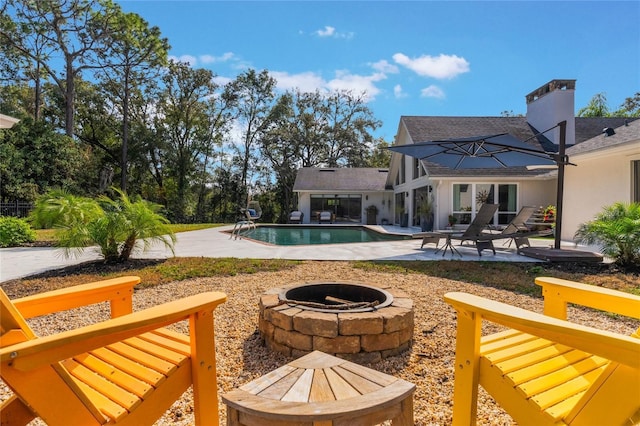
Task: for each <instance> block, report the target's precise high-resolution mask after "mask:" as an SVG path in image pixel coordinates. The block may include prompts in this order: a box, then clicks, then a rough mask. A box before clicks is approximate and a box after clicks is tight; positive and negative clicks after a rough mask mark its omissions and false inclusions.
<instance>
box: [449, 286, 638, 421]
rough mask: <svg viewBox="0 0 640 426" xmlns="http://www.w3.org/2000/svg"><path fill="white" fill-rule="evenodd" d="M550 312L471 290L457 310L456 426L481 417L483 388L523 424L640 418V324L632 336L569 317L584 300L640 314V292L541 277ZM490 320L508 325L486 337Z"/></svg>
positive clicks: (459, 296) (453, 296) (455, 301)
mask: <svg viewBox="0 0 640 426" xmlns="http://www.w3.org/2000/svg"><path fill="white" fill-rule="evenodd" d="M535 282H536V284H538V285H540V286H542V294H543V296H544V311H543V312H544V315H543V314H539V313H536V312H531V311H528V310H525V309H521V308H517V307H515V306H511V305H507V304H504V303H500V302H496V301H492V300H488V299H485V298H482V297H478V296H474V295H471V294H465V293H457V292H456V293H447V294H445V296H444V300H445V301H446V302H447V303H449V304H450V305H452V306H453V307H454V308H455V310H456V311H457V321H458V323H457V338H456V352H455V353H456V358H455V363H454V365H455V366H456V367H455V380H454V390H453V423H452V424H453V425H465V426H468V425H473V424H475V423H476V412H477V401H478V386H482V387H483V388H484V389H485V390H486V391H487V392H488V393H489V394H490V395H491V396H493V397H494V398H495V400H496V401H497V402H498V404H500V405H501V406H502V407H503V408H504V409H505V411H507V412H508V413H509V415H511V417H512V418H513V419H514V420H515V421H516V422H517V423H518V424H519V425H536V426H539V425H540V426H542V425H549V426H551V425H556V426H557V425H637V424H639V423H640V386H639V385H638V384H639V383H640V338H639V337H640V329H638V330H636V331H635V333H633V334H632V335H631V336H626V335H622V334H620V333H615V332H608V331H603V330H598V329H596V328H592V327H586V326H584V325H580V324H576V323H574V322H570V321H567V305H568V304H569V303H571V304H578V305H582V306H586V307H590V308H595V309H598V310H603V311H607V312H612V313H616V314H619V315H624V316H628V317H631V318H636V319H640V297H638V296H635V295H632V294H628V293H623V292H620V291H615V290H610V289H606V288H601V287H597V286H594V285H586V284H581V283H575V282H571V281H566V280H562V279H557V278H548V277H539V278H536V280H535ZM483 322H491V323H494V324H499V325H501V326H506V327H507V329H506V330H504V331H501V332H498V333H496V334H492V335H488V336H481V330H483V329H485V326H484V324H483Z"/></svg>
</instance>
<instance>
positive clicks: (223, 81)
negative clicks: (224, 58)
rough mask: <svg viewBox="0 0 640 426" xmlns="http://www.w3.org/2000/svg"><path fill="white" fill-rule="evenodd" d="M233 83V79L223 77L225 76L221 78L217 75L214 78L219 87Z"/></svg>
mask: <svg viewBox="0 0 640 426" xmlns="http://www.w3.org/2000/svg"><path fill="white" fill-rule="evenodd" d="M231 81H233V79H232V78H229V77H223V76H220V75H217V76H215V77H213V82H214V83H216V84H217V85H219V86H224V85H226V84H228V83H230V82H231Z"/></svg>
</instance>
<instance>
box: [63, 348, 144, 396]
mask: <svg viewBox="0 0 640 426" xmlns="http://www.w3.org/2000/svg"><path fill="white" fill-rule="evenodd" d="M73 359H74V360H75V361H77V362H79V363H81V364H82V365H84V366H85V367H87V368H88V369H90V370H92V371H93V372H95V373H96V374H100V375H101V376H103V377H106V378H107V379H108V380H110V381H112V382H114V383H115V384H117V385H118V386H120V387H122V388H123V389H126V390H127V391H129V392H131V393H133V394H135V395H137V396H138V397H140V398H142V399H144V398H145V397H146V396H147V395H148V394H149V393H150V392H152V391H153V387H152V386H151V385H149V384H148V383H145V382H143V381H142V380H140V379H137V378H135V377H133V376H132V375H130V374H127V373H126V372H124V371H123V370H120V369H119V368H117V367H116V366H114V365H111V364H107V363H106V362H104V361H102V360H101V359H99V358H97V357H95V356H93V355H90V354H81V355H78V356H75V357H73Z"/></svg>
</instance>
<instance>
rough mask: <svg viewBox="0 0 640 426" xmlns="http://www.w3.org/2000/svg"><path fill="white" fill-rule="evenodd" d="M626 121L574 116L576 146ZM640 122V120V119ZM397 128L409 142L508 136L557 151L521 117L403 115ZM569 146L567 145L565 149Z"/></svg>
mask: <svg viewBox="0 0 640 426" xmlns="http://www.w3.org/2000/svg"><path fill="white" fill-rule="evenodd" d="M625 120H629V119H628V118H624V117H576V118H575V128H576V135H575V140H576V144H575V145H573V147H577V146H579V145H580V144H581V143H583V142H585V141H587V140H589V139H591V138H593V137H594V136H597V135H601V134H602V129H604V128H606V127H618V126H622V125H624V123H625ZM639 121H640V120H639ZM400 126H404V128H405V129H406V132H407V134H408V136H409V139H410V140H411V143H416V142H424V141H429V140H443V139H453V138H464V137H471V136H477V135H489V134H498V133H509V134H511V135H513V136H515V137H516V138H518V139H520V140H521V141H525V142H526V143H527V144H528V145H531V147H532V148H534V149H538V150H542V151H547V152H557V150H558V146H557V145H555V144H554V143H553V142H551V141H550V140H549V139H548V138H547V137H545V136H544V135H538V133H539V132H540V131H544V130H546V129H536V128H534V127H533V126H531V125H530V124H529V123H528V122H527V118H526V117H524V116H522V117H442V116H402V117H400ZM569 148H570V147H569V146H568V147H567V149H569ZM423 164H424V165H425V168H426V169H427V170H428V172H429V175H431V176H441V177H455V176H513V177H525V176H530V177H534V176H540V175H548V174H549V170H543V169H533V170H528V169H527V168H526V167H509V168H495V169H466V170H454V169H450V168H448V167H444V166H441V165H439V164H436V163H433V162H426V161H423Z"/></svg>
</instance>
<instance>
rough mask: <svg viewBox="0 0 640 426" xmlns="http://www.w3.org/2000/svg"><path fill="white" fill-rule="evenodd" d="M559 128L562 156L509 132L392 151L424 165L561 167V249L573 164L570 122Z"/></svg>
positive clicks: (558, 229)
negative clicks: (568, 149)
mask: <svg viewBox="0 0 640 426" xmlns="http://www.w3.org/2000/svg"><path fill="white" fill-rule="evenodd" d="M556 127H559V128H560V143H559V148H558V154H555V153H550V152H545V151H539V150H537V149H534V148H532V147H531V146H529V145H527V144H525V143H524V142H522V141H520V140H519V139H517V138H515V137H513V136H511V135H510V134H508V133H501V134H497V135H489V136H474V137H467V138H459V139H446V140H442V141H428V142H418V143H414V144H408V145H397V146H390V147H389V148H388V149H390V150H391V151H395V152H399V153H401V154H405V155H408V156H410V157H414V158H419V159H420V160H422V161H423V162H424V161H429V162H434V163H437V164H440V165H443V166H447V167H450V168H452V169H487V168H498V167H517V166H557V167H558V190H557V202H556V236H555V243H554V247H555V248H556V249H558V250H559V249H560V236H561V230H562V197H563V187H564V165H565V164H571V163H569V162H568V158H567V157H566V156H565V144H566V134H567V122H566V121H562V122H560V123H558V124H557V125H555V126H553V127H552V128H551V129H554V128H556ZM551 129H548V130H545V131H544V132H542V133H546V132H548V131H549V130H551ZM542 133H539V134H542Z"/></svg>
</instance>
